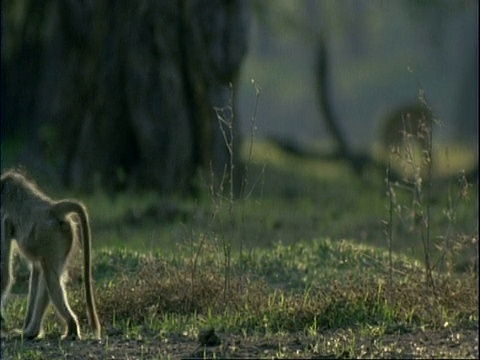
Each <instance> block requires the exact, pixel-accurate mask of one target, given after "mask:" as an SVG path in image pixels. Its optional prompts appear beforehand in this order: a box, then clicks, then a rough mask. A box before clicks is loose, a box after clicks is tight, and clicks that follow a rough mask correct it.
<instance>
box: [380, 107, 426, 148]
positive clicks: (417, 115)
mask: <svg viewBox="0 0 480 360" xmlns="http://www.w3.org/2000/svg"><path fill="white" fill-rule="evenodd" d="M431 126H432V113H431V111H430V110H429V109H428V108H427V107H426V106H424V105H422V104H420V103H418V104H415V103H413V104H409V105H404V106H402V107H400V108H398V109H397V110H395V111H394V112H392V113H391V114H390V115H389V116H388V117H387V118H386V120H385V121H384V123H383V130H382V132H381V134H380V141H381V143H382V146H383V148H384V149H385V150H391V149H392V148H395V147H402V145H403V143H404V140H406V139H408V141H410V142H411V144H412V145H417V146H419V147H420V149H421V150H428V149H429V141H431V139H428V136H427V135H428V131H429V129H431Z"/></svg>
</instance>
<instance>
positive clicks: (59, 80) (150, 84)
mask: <svg viewBox="0 0 480 360" xmlns="http://www.w3.org/2000/svg"><path fill="white" fill-rule="evenodd" d="M25 1H27V0H25ZM48 4H49V6H45V9H44V11H45V16H44V17H48V18H49V19H50V21H49V23H48V24H47V22H44V24H43V25H44V29H43V30H45V29H46V27H47V25H48V26H49V31H50V32H49V36H48V37H47V40H46V41H44V42H43V43H42V44H41V45H42V57H41V58H40V60H41V65H40V72H39V73H40V75H39V81H38V92H37V93H36V94H35V97H36V99H38V100H37V101H36V103H35V107H34V108H35V111H34V116H33V118H36V119H38V121H39V124H40V127H39V131H38V134H40V135H42V134H43V135H42V136H38V140H37V141H36V142H35V143H36V146H31V147H30V150H31V151H30V158H31V159H35V160H34V161H37V160H38V156H40V157H41V158H42V159H43V160H44V162H47V163H53V164H54V166H55V167H56V168H58V169H61V171H62V173H63V180H64V182H65V183H66V184H67V185H71V186H73V187H76V188H82V189H92V188H94V187H95V186H97V185H101V186H105V187H107V188H110V189H117V190H118V189H122V188H125V187H133V188H142V189H143V188H146V187H147V188H148V187H150V188H152V187H153V188H155V189H158V190H159V191H161V192H164V193H170V192H180V193H186V192H188V191H189V190H191V189H192V188H191V187H192V183H193V182H192V179H193V178H194V176H195V174H196V172H197V170H198V169H199V168H205V169H208V170H210V168H211V169H212V170H213V171H214V172H215V174H219V175H218V176H221V173H223V170H224V167H225V165H226V164H227V165H228V164H229V159H230V158H229V148H228V147H227V146H226V144H225V142H224V140H223V134H222V132H221V131H220V127H219V123H218V120H217V117H216V113H215V110H214V107H224V106H227V105H228V104H229V101H230V86H229V84H230V83H233V86H234V87H235V85H236V81H237V77H238V72H239V69H240V65H241V62H242V60H243V57H244V55H245V53H246V45H247V31H246V28H247V26H248V6H247V5H248V3H247V2H246V1H243V0H229V1H209V0H181V1H170V0H164V1H154V0H151V1H142V2H136V1H126V2H115V1H104V2H95V1H93V2H82V3H80V2H78V1H76V0H64V1H54V0H52V1H50V2H49V3H48ZM47 12H49V14H50V15H48V16H47V15H46V14H47ZM51 14H54V15H51ZM7 16H8V15H7ZM25 21H26V22H28V21H29V19H28V18H26V19H25ZM27 55H28V54H27ZM8 66H9V67H11V68H15V66H16V65H15V63H14V62H11V63H9V64H8ZM6 90H7V91H8V89H6ZM15 105H17V106H18V104H15ZM236 126H237V125H236V122H235V121H234V127H235V128H236ZM239 140H240V139H239V134H238V132H237V133H236V135H235V142H236V143H235V145H237V144H238V142H239Z"/></svg>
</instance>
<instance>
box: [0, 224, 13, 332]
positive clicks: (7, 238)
mask: <svg viewBox="0 0 480 360" xmlns="http://www.w3.org/2000/svg"><path fill="white" fill-rule="evenodd" d="M12 233H13V225H12V223H11V222H10V220H9V219H8V218H6V217H5V218H4V219H2V229H1V245H0V246H1V247H0V250H1V264H2V265H1V271H2V273H1V274H0V278H1V282H2V284H1V287H2V290H1V291H2V292H1V294H0V317H1V320H2V329H3V328H4V324H5V321H4V320H3V307H4V306H5V300H6V299H7V296H8V293H9V291H10V285H11V283H12Z"/></svg>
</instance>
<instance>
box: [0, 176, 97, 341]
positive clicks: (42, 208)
mask: <svg viewBox="0 0 480 360" xmlns="http://www.w3.org/2000/svg"><path fill="white" fill-rule="evenodd" d="M1 196H2V198H1V200H2V206H1V216H2V233H1V250H2V254H1V259H2V265H1V271H2V273H1V281H2V284H1V285H2V293H1V309H2V311H3V307H4V302H5V298H6V296H7V294H8V291H9V288H10V285H11V282H12V281H11V280H12V275H11V272H12V264H11V263H12V249H11V244H12V240H13V239H14V240H16V242H17V245H18V248H19V249H20V251H21V253H22V254H23V255H24V256H25V257H26V258H27V259H28V260H29V261H30V262H31V273H30V284H29V293H28V304H27V315H26V318H25V323H24V328H23V335H24V337H25V338H28V339H32V338H36V337H39V336H42V335H43V331H42V323H43V317H44V315H45V311H46V309H47V307H48V305H49V303H50V301H51V302H52V303H53V305H54V306H55V308H56V310H57V312H58V313H59V314H60V316H61V317H62V319H63V320H64V321H65V323H66V328H67V330H66V332H65V334H64V335H63V336H62V338H65V337H68V338H79V339H80V337H81V336H80V327H79V323H78V320H77V317H76V316H75V314H74V313H73V312H72V310H71V308H70V306H69V304H68V300H67V296H66V292H65V287H64V284H63V276H62V275H63V274H64V271H65V267H66V265H67V261H68V257H69V255H70V253H71V252H72V247H73V242H74V241H75V239H76V238H77V237H78V236H80V238H81V241H82V243H83V260H84V264H83V265H84V273H83V277H84V282H85V296H86V304H87V313H88V318H89V321H90V324H91V326H92V327H93V330H94V333H95V336H96V337H97V338H99V337H100V323H99V321H98V316H97V312H96V310H95V301H94V298H93V289H92V280H91V259H90V256H91V235H90V224H89V219H88V214H87V210H86V208H85V206H84V205H83V204H82V203H81V202H79V201H77V200H60V201H55V200H52V199H50V198H49V197H48V196H47V195H45V194H44V193H43V192H42V191H41V190H40V189H39V188H38V187H37V185H36V184H34V183H33V182H32V181H30V180H28V179H27V178H26V177H25V176H24V175H23V174H22V173H21V172H19V171H17V170H9V171H7V172H5V173H4V174H2V176H1Z"/></svg>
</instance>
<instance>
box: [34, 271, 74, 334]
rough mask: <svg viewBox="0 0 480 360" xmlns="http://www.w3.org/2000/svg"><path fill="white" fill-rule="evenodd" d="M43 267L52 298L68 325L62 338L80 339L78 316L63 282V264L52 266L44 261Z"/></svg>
mask: <svg viewBox="0 0 480 360" xmlns="http://www.w3.org/2000/svg"><path fill="white" fill-rule="evenodd" d="M42 269H43V275H44V277H45V282H46V285H47V289H48V294H49V295H50V300H51V301H52V303H53V305H54V306H55V308H56V309H57V311H58V313H59V315H60V316H61V317H62V318H63V320H64V321H65V323H66V325H67V332H66V333H65V334H64V335H63V336H62V338H73V339H75V338H76V339H80V338H81V336H80V326H79V324H78V320H77V317H76V316H75V314H74V313H73V311H72V309H71V308H70V305H69V304H68V300H67V295H66V293H65V288H64V284H63V282H62V277H61V274H62V270H63V266H59V267H52V266H51V265H50V264H45V263H43V264H42Z"/></svg>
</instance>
